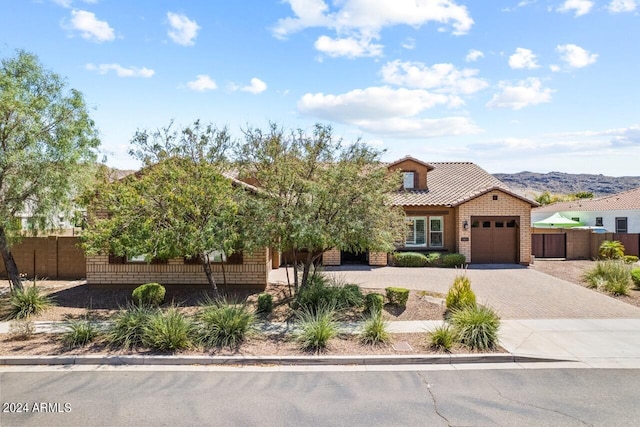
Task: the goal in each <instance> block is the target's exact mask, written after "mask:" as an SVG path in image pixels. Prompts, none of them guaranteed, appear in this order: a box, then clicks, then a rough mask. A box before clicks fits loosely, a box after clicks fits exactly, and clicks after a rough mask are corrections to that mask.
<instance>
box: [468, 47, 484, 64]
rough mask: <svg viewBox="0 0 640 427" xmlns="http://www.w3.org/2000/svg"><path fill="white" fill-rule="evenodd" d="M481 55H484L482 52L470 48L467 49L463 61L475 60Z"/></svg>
mask: <svg viewBox="0 0 640 427" xmlns="http://www.w3.org/2000/svg"><path fill="white" fill-rule="evenodd" d="M483 57H484V53H482V52H481V51H479V50H476V49H471V50H469V53H467V56H466V57H465V61H467V62H476V61H477V60H478V59H480V58H483Z"/></svg>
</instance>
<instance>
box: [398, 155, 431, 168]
mask: <svg viewBox="0 0 640 427" xmlns="http://www.w3.org/2000/svg"><path fill="white" fill-rule="evenodd" d="M404 162H413V163H416V164H418V165H420V166H423V167H426V168H427V170H429V171H431V170H433V166H432V165H430V164H429V163H425V162H423V161H422V160H418V159H416V158H415V157H411V156H404V157H403V158H401V159H398V160H396V161H395V162H391V163H389V164H388V165H387V168H389V169H393V167H394V166H396V165H399V164H400V163H404Z"/></svg>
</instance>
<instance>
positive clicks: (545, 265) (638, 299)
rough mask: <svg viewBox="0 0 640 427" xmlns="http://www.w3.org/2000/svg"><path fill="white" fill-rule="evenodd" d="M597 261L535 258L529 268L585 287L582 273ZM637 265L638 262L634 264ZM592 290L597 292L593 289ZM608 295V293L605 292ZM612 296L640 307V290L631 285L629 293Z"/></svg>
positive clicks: (592, 266)
mask: <svg viewBox="0 0 640 427" xmlns="http://www.w3.org/2000/svg"><path fill="white" fill-rule="evenodd" d="M596 262H597V261H587V260H571V261H564V260H543V259H536V260H535V262H534V264H533V265H532V266H531V268H533V269H535V270H538V271H540V272H542V273H546V274H548V275H550V276H554V277H557V278H559V279H563V280H566V281H567V282H571V283H575V284H578V285H581V286H585V287H586V283H585V282H584V281H583V280H582V276H584V274H585V273H586V272H587V271H588V270H590V269H592V268H594V267H595V265H596ZM636 265H638V264H636ZM594 292H599V291H596V290H594ZM607 295H609V294H607ZM609 296H610V297H612V298H615V299H617V300H620V301H622V302H625V303H627V304H631V305H634V306H636V307H640V290H637V289H634V288H633V287H631V289H630V290H629V295H626V296H625V295H621V296H614V295H609Z"/></svg>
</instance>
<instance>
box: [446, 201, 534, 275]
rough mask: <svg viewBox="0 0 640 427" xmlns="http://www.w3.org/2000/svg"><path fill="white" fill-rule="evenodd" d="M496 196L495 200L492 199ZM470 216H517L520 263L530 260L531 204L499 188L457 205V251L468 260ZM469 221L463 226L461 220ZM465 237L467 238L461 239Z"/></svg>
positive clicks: (527, 262)
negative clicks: (467, 224)
mask: <svg viewBox="0 0 640 427" xmlns="http://www.w3.org/2000/svg"><path fill="white" fill-rule="evenodd" d="M493 196H497V200H493ZM472 216H515V217H519V218H520V219H519V233H520V235H519V240H520V248H519V251H520V259H519V262H520V264H523V265H528V264H529V263H530V262H531V204H530V203H528V202H526V201H524V200H522V199H519V198H517V197H514V196H512V195H510V194H508V193H505V192H503V191H500V190H493V191H490V192H488V193H485V194H482V195H480V196H478V197H476V198H474V199H471V200H469V201H468V202H466V203H463V204H461V205H460V206H459V207H458V215H457V217H458V218H457V221H456V227H457V235H458V236H459V238H458V243H459V245H458V252H460V253H461V254H463V255H464V256H465V257H466V258H467V261H468V262H473V260H472V259H471V217H472ZM465 220H466V221H467V222H468V223H469V228H468V229H466V230H465V229H464V228H463V225H462V223H463V221H465ZM463 237H466V238H468V240H465V241H462V238H463Z"/></svg>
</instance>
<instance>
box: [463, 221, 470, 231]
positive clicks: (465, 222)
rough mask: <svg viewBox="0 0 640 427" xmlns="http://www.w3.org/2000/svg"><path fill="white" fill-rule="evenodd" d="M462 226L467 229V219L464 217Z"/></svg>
mask: <svg viewBox="0 0 640 427" xmlns="http://www.w3.org/2000/svg"><path fill="white" fill-rule="evenodd" d="M462 228H464V229H465V230H467V229H468V228H469V221H467V220H466V219H465V220H464V221H462Z"/></svg>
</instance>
